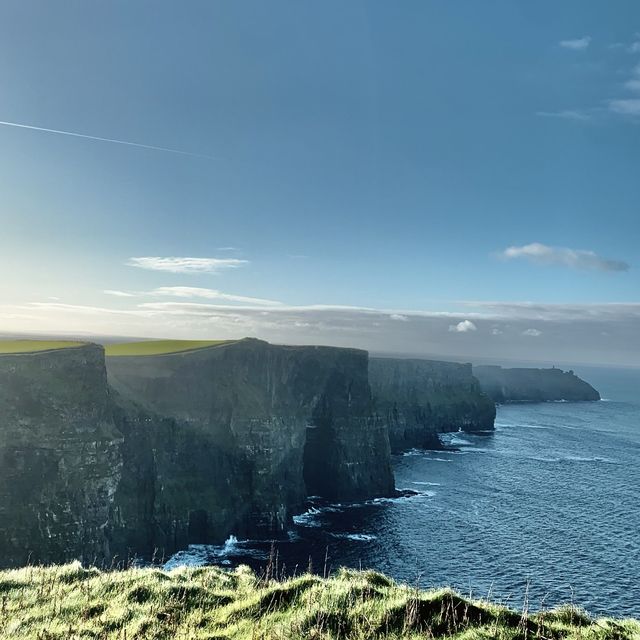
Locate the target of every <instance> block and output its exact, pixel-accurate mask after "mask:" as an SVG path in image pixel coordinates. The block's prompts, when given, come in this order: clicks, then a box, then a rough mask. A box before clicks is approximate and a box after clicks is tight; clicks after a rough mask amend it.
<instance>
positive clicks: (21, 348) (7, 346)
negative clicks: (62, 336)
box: [0, 340, 86, 354]
mask: <svg viewBox="0 0 640 640" xmlns="http://www.w3.org/2000/svg"><path fill="white" fill-rule="evenodd" d="M83 344H86V343H84V342H76V341H72V340H0V354H3V353H35V352H37V351H50V350H51V349H68V348H70V347H80V346H82V345H83Z"/></svg>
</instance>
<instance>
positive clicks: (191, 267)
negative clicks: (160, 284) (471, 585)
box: [126, 256, 249, 274]
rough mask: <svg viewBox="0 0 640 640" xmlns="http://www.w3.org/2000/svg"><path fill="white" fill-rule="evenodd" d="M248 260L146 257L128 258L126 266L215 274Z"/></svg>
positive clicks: (174, 271) (238, 265)
mask: <svg viewBox="0 0 640 640" xmlns="http://www.w3.org/2000/svg"><path fill="white" fill-rule="evenodd" d="M248 262H249V261H248V260H239V259H236V258H176V257H170V258H162V257H158V256H147V257H142V258H130V259H129V260H128V261H127V263H126V264H127V265H128V266H130V267H138V268H140V269H149V270H151V271H168V272H169V273H189V274H197V273H217V272H218V271H221V270H223V269H235V268H237V267H241V266H243V265H245V264H248Z"/></svg>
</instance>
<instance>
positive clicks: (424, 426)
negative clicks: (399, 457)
mask: <svg viewBox="0 0 640 640" xmlns="http://www.w3.org/2000/svg"><path fill="white" fill-rule="evenodd" d="M369 381H370V384H371V389H372V392H373V395H374V398H375V407H376V413H377V414H378V416H379V417H380V418H381V419H382V420H383V421H384V422H386V423H387V424H388V427H389V439H390V442H391V448H392V450H393V451H396V452H397V451H403V450H405V449H409V448H412V447H418V448H427V449H438V448H442V444H441V442H440V439H439V437H438V434H439V433H443V432H448V431H458V430H463V431H487V430H492V429H493V428H494V426H493V423H494V419H495V415H496V410H495V404H494V402H493V401H492V400H491V399H490V398H489V397H488V396H487V395H485V394H484V393H483V392H482V391H481V389H480V385H479V383H478V381H477V380H476V379H475V378H474V377H473V375H472V371H471V365H470V364H458V363H454V362H439V361H434V360H413V359H398V358H370V360H369Z"/></svg>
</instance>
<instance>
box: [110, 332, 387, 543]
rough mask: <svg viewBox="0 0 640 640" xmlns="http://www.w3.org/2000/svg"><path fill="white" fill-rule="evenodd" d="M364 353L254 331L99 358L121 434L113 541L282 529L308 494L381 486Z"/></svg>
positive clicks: (379, 445) (381, 450)
mask: <svg viewBox="0 0 640 640" xmlns="http://www.w3.org/2000/svg"><path fill="white" fill-rule="evenodd" d="M367 360H368V357H367V354H366V352H363V351H357V350H350V349H334V348H319V347H284V346H275V345H270V344H268V343H266V342H261V341H257V340H242V341H240V342H236V343H232V344H227V345H221V346H218V347H213V348H209V349H202V350H199V351H193V352H188V353H175V354H170V355H166V356H152V357H149V356H145V357H133V356H131V357H114V358H108V359H107V370H108V374H109V381H110V384H111V385H112V386H113V388H114V389H115V390H116V391H117V393H118V395H119V397H120V401H119V402H120V404H121V405H122V406H123V409H122V410H121V412H120V418H119V420H120V424H121V425H122V430H123V433H124V436H125V446H124V449H123V451H124V452H125V474H124V477H123V482H122V484H121V488H120V490H119V491H118V494H117V496H116V501H115V506H114V516H113V523H114V524H113V527H112V535H113V538H114V544H115V545H116V546H117V547H118V548H122V547H124V546H126V547H129V548H132V547H133V548H138V549H139V548H141V547H143V548H146V549H149V548H158V549H159V551H160V552H162V551H164V552H165V553H170V552H171V551H173V550H175V549H176V548H179V547H181V546H184V544H186V542H198V541H216V540H218V541H221V540H224V538H226V537H227V536H228V535H229V534H230V533H235V534H239V535H259V534H260V533H265V532H274V531H275V532H277V531H282V530H283V529H284V528H285V526H286V525H287V523H288V521H289V518H290V515H291V512H292V511H293V510H295V509H296V508H299V507H300V506H301V505H302V503H303V501H304V498H305V496H306V495H308V494H316V495H318V494H319V495H325V496H326V497H328V498H331V499H342V500H349V499H360V498H365V497H371V496H375V495H385V494H389V493H391V492H392V491H393V475H392V470H391V464H390V458H389V443H388V436H387V432H386V429H385V425H384V424H383V423H382V422H380V421H379V420H376V419H375V418H372V417H371V394H370V390H369V385H368V380H367ZM140 485H144V486H147V487H148V489H147V490H146V491H145V492H144V495H145V496H146V497H145V499H144V500H141V498H140V492H139V489H138V488H139V486H140ZM141 531H144V532H146V533H145V538H144V539H140V532H141Z"/></svg>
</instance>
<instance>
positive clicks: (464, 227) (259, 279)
mask: <svg viewBox="0 0 640 640" xmlns="http://www.w3.org/2000/svg"><path fill="white" fill-rule="evenodd" d="M0 87H1V89H0V121H2V122H5V123H15V124H23V125H29V126H34V127H40V128H44V129H54V130H57V131H67V132H71V133H76V134H83V135H87V136H94V137H100V138H106V139H111V140H118V141H123V142H132V143H137V144H140V145H148V146H153V147H161V148H163V149H165V150H159V149H149V148H143V147H138V146H132V145H125V144H118V143H116V142H105V141H100V140H95V139H88V138H82V137H77V136H69V135H62V134H56V133H51V132H46V131H41V130H34V129H25V128H19V127H15V126H10V125H9V124H3V125H0V150H1V153H0V228H1V229H2V232H1V233H0V255H1V259H2V264H3V270H4V273H5V274H9V277H5V278H3V279H2V283H1V284H0V288H1V292H2V304H0V331H5V332H11V331H18V330H30V331H50V332H58V331H60V332H77V333H79V332H87V333H92V332H93V333H101V334H105V333H106V334H114V335H136V336H142V335H149V336H160V335H162V336H165V335H166V336H176V337H207V336H211V337H217V336H223V337H226V336H231V335H245V334H251V335H258V336H259V337H265V338H269V339H274V340H278V341H290V342H324V343H332V344H354V346H362V347H367V348H373V349H378V350H385V349H388V350H395V351H406V352H412V351H415V352H416V353H436V354H437V353H442V354H451V355H453V356H457V357H464V356H466V355H468V356H469V357H480V356H487V357H489V356H491V355H497V356H498V357H500V356H501V355H505V356H506V355H510V354H511V355H514V356H515V357H521V358H524V357H529V356H535V355H538V356H539V357H544V358H547V359H548V358H550V357H552V356H554V355H555V354H557V353H558V348H559V346H562V345H564V346H565V351H566V353H565V351H561V355H562V357H564V358H565V359H567V360H572V359H573V360H585V361H606V362H608V361H612V362H625V363H633V362H638V356H639V355H640V353H639V352H640V347H636V348H632V349H631V351H629V349H626V350H625V349H624V346H623V345H624V344H627V343H628V341H629V340H633V338H634V337H636V336H637V329H638V325H639V318H640V310H639V309H638V304H637V303H638V291H639V289H640V287H639V285H640V278H639V276H638V265H640V245H639V243H638V238H639V237H640V215H639V214H640V211H639V208H640V207H639V203H640V180H639V179H638V173H639V167H640V7H639V6H638V4H637V2H634V1H631V0H629V1H624V0H620V1H619V2H617V3H616V4H615V10H613V9H612V5H611V3H610V2H604V1H602V2H599V1H594V2H589V3H584V2H582V1H580V2H578V1H563V2H557V1H555V2H551V1H549V2H547V1H539V2H535V3H531V2H525V1H524V0H522V1H516V2H514V1H513V0H508V1H507V0H504V1H495V2H491V3H479V2H472V1H471V0H468V1H463V2H456V3H451V2H445V1H440V2H435V1H430V0H429V1H427V0H419V1H417V0H416V1H413V2H412V1H407V2H403V3H390V2H386V1H382V0H381V1H371V2H343V1H340V2H338V1H336V2H332V1H329V2H322V3H303V2H299V1H293V0H292V1H290V2H283V1H275V2H269V3H265V2H242V1H235V0H234V1H233V2H232V1H222V0H220V1H216V2H211V1H210V0H206V1H202V2H196V1H188V2H181V3H176V2H158V1H157V0H156V1H154V2H151V1H149V2H146V1H145V2H142V1H130V0H128V1H126V2H118V1H111V2H109V3H85V2H71V1H62V2H56V3H51V2H48V1H45V0H42V1H39V2H36V1H34V0H26V1H25V0H7V1H6V2H3V3H2V7H0ZM168 150H177V151H181V152H184V153H174V152H172V151H168ZM190 154H192V155H190ZM203 156H204V157H203ZM509 248H511V249H510V250H509ZM508 250H509V251H508ZM505 251H506V252H507V253H505ZM140 257H147V258H148V257H155V258H170V257H174V258H200V259H209V260H210V262H208V263H201V264H200V267H198V270H196V271H195V272H194V271H193V268H191V271H189V268H188V267H184V264H186V263H180V265H182V266H178V267H176V265H177V264H178V263H173V264H172V266H170V269H171V270H167V268H168V267H167V264H166V263H158V262H155V263H151V262H148V261H147V263H146V267H147V268H141V267H140V266H131V265H132V264H134V265H135V261H134V263H132V262H131V259H132V258H140ZM229 260H231V261H232V262H228V261H229ZM220 261H223V262H220ZM224 261H227V262H224ZM233 261H235V262H233ZM150 265H151V266H153V268H148V267H149V266H150ZM159 265H160V267H159ZM162 265H164V266H162ZM176 268H177V269H178V271H177V272H176ZM185 268H186V271H185ZM203 290H209V293H206V292H205V291H203ZM211 290H213V293H211ZM105 291H110V292H112V293H105ZM114 291H115V292H120V293H121V294H125V293H126V294H128V295H127V296H125V295H114V294H113V292H114ZM215 292H218V293H217V294H216V293H215ZM221 294H222V295H221ZM225 296H226V297H225ZM234 298H237V299H234ZM248 298H252V299H257V302H256V301H254V300H248ZM264 301H273V302H278V303H280V307H282V308H281V309H280V308H279V307H278V306H277V305H270V309H271V311H270V312H268V313H267V312H265V311H264V310H263V309H262V308H263V307H264V306H265V302H264ZM523 302H527V303H536V304H540V305H543V306H544V310H540V309H539V308H538V307H536V309H537V310H536V311H535V313H534V312H532V311H531V309H532V306H531V305H528V306H525V305H520V306H517V307H514V306H513V303H523ZM469 303H474V304H469ZM487 303H492V304H490V305H488V304H487ZM495 303H500V305H501V306H500V305H496V304H495ZM607 303H615V304H614V306H611V305H610V304H607ZM150 305H151V306H150ZM163 305H164V306H163ZM194 305H199V306H197V307H196V306H194ZM318 305H322V308H320V309H319V308H318ZM343 306H349V307H353V308H354V309H351V310H349V311H345V310H344V309H340V307H343ZM228 307H233V308H232V309H231V310H229V309H228ZM276 307H278V308H276ZM514 309H517V312H516V311H515V310H514ZM523 309H524V311H523ZM612 310H615V313H614V312H613V311H612ZM569 312H571V314H573V315H571V320H569V319H568V316H567V313H569ZM265 313H266V315H265ZM474 314H475V315H474ZM391 316H398V317H400V316H402V317H403V318H404V319H402V320H399V319H396V320H395V321H391V322H389V323H387V319H389V318H391ZM560 317H562V319H561V320H559V318H560ZM372 318H374V320H372ZM589 318H591V319H592V322H591V324H589V322H588V321H587V320H588V319H589ZM595 318H597V320H596V319H595ZM380 319H381V321H380V322H379V323H378V326H377V328H375V323H376V322H378V320H380ZM465 321H468V322H470V323H472V324H473V325H474V327H475V329H469V330H458V329H451V330H449V329H450V328H451V327H458V324H459V323H460V322H465ZM601 322H602V323H604V324H602V325H601V324H600V323H601ZM585 323H586V324H585ZM594 323H597V324H594ZM370 324H373V325H374V326H373V327H371V326H369V325H370ZM387 324H389V326H388V327H387ZM533 325H535V326H533ZM576 325H580V327H578V328H576ZM583 325H584V327H583ZM463 326H467V325H463ZM607 327H608V328H607ZM529 330H532V331H533V333H535V332H536V331H537V332H538V335H533V333H529V334H526V335H525V333H526V332H527V331H529ZM496 331H500V332H501V333H496ZM558 331H560V332H561V333H560V334H558V335H557V336H556V340H557V342H553V341H552V340H551V338H550V336H551V335H555V334H554V332H556V333H557V332H558ZM569 333H571V336H570V337H569ZM576 334H579V335H580V340H578V339H577V337H576ZM603 334H609V335H608V336H606V335H603ZM507 336H509V340H508V341H507ZM612 336H615V337H616V340H618V341H619V342H616V343H615V344H613V343H611V340H613V338H612ZM461 340H464V342H461ZM491 340H495V341H502V342H501V343H500V344H492V343H491ZM636 342H637V337H636Z"/></svg>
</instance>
